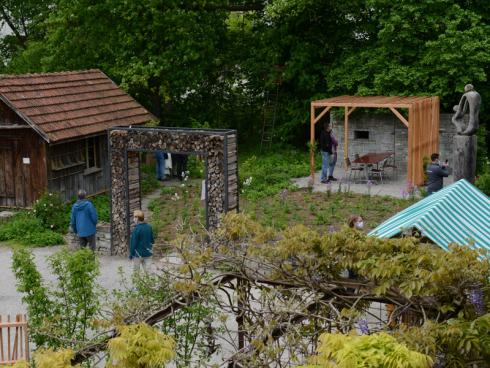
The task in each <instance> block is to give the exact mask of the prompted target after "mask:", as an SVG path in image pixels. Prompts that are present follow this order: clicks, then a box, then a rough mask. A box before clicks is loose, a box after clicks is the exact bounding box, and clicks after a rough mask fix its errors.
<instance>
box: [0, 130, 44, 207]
mask: <svg viewBox="0 0 490 368" xmlns="http://www.w3.org/2000/svg"><path fill="white" fill-rule="evenodd" d="M0 147H1V148H0V151H1V154H0V156H1V157H2V159H1V160H0V161H1V162H0V165H1V166H2V167H1V168H0V169H1V170H2V171H3V174H2V177H1V179H2V180H3V184H0V192H1V193H3V194H0V206H5V207H29V206H31V205H32V203H33V202H34V201H35V200H36V199H37V198H38V197H39V196H40V195H41V194H42V192H43V191H44V190H45V189H46V186H47V176H46V144H45V142H44V141H43V140H42V138H41V137H39V135H38V134H37V133H35V132H34V131H33V130H31V129H12V130H8V129H2V130H1V132H0ZM23 158H28V159H29V161H30V162H29V163H24V162H23ZM2 188H3V189H7V190H3V191H2V190H1V189H2ZM11 188H13V189H14V190H13V192H12V190H10V189H11ZM7 192H8V193H7Z"/></svg>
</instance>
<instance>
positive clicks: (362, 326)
mask: <svg viewBox="0 0 490 368" xmlns="http://www.w3.org/2000/svg"><path fill="white" fill-rule="evenodd" d="M357 327H358V328H359V330H360V331H361V334H363V335H368V334H369V326H368V321H367V319H365V318H361V319H360V320H359V321H357Z"/></svg>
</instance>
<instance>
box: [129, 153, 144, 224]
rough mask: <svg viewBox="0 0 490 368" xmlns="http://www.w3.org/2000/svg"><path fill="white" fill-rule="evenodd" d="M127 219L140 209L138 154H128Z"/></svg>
mask: <svg viewBox="0 0 490 368" xmlns="http://www.w3.org/2000/svg"><path fill="white" fill-rule="evenodd" d="M128 181H129V218H132V213H133V211H135V210H140V209H141V191H140V153H139V152H128Z"/></svg>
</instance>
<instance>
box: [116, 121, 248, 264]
mask: <svg viewBox="0 0 490 368" xmlns="http://www.w3.org/2000/svg"><path fill="white" fill-rule="evenodd" d="M108 135H109V156H110V163H111V254H112V255H127V254H128V250H129V237H130V219H131V215H130V214H131V213H132V211H134V210H136V209H141V186H140V162H139V157H140V155H139V154H140V152H155V151H158V150H161V151H165V152H169V153H171V154H172V153H184V154H196V155H199V156H201V157H202V158H203V159H204V161H205V175H204V176H205V179H206V180H205V188H206V189H205V206H206V228H207V229H214V228H216V227H217V226H218V222H219V216H220V215H221V214H224V213H226V212H228V211H238V210H239V204H238V155H237V132H236V130H230V129H190V128H164V127H157V128H150V127H129V128H126V127H115V128H111V129H109V132H108Z"/></svg>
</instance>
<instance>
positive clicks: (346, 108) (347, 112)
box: [344, 106, 349, 163]
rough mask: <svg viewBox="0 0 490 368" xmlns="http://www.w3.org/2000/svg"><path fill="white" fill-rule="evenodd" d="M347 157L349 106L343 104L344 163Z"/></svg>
mask: <svg viewBox="0 0 490 368" xmlns="http://www.w3.org/2000/svg"><path fill="white" fill-rule="evenodd" d="M347 158H349V108H348V107H347V106H345V111H344V163H345V162H347Z"/></svg>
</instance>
